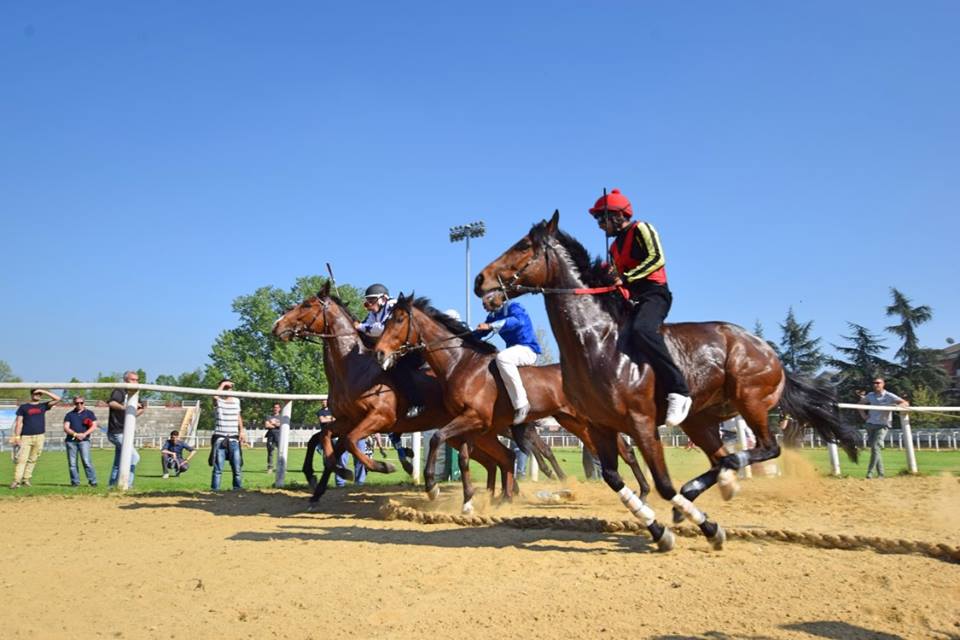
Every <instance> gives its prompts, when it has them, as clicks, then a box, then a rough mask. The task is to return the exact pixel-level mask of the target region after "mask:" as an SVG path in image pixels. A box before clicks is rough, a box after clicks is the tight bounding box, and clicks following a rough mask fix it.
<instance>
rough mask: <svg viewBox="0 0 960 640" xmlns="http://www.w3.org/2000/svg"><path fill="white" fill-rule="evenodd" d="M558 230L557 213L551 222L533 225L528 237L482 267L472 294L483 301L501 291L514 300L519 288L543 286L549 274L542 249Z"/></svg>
mask: <svg viewBox="0 0 960 640" xmlns="http://www.w3.org/2000/svg"><path fill="white" fill-rule="evenodd" d="M559 226H560V212H559V211H554V212H553V217H552V218H550V220H543V221H541V222H539V223H537V224H535V225H533V227H532V228H531V229H530V233H528V234H527V235H525V236H523V237H522V238H520V240H518V241H517V242H516V243H515V244H514V245H513V246H512V247H510V248H509V249H507V250H506V251H505V252H503V253H502V254H501V255H500V257H499V258H497V259H496V260H494V261H493V262H491V263H490V264H488V265H487V266H486V267H484V269H483V271H481V272H480V274H479V275H478V276H477V278H476V280H474V285H473V291H474V293H476V294H477V295H478V296H480V297H483V296H484V295H486V294H487V293H489V292H491V291H497V290H500V291H503V292H504V293H506V294H508V295H510V296H514V295H517V293H520V292H518V291H516V289H515V287H518V286H527V287H543V286H546V284H547V278H548V277H549V272H548V268H547V267H548V261H547V256H546V251H545V249H546V246H547V243H548V241H549V239H550V237H551V236H554V235H556V233H557V229H558V228H559Z"/></svg>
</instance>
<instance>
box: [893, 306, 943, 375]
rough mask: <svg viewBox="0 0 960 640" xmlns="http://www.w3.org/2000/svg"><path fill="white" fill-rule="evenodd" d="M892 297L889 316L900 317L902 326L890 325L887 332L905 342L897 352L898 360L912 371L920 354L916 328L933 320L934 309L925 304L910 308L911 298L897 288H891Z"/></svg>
mask: <svg viewBox="0 0 960 640" xmlns="http://www.w3.org/2000/svg"><path fill="white" fill-rule="evenodd" d="M890 295H892V296H893V304H891V305H890V306H888V307H887V315H888V316H897V317H899V318H900V324H894V325H890V326H889V327H887V331H889V332H890V333H892V334H894V335H896V336H898V337H900V338H901V339H902V340H903V345H902V346H901V347H900V348H899V349H898V350H897V358H898V359H899V360H900V363H901V364H902V365H903V366H904V367H906V368H907V370H910V369H912V368H913V367H914V366H915V365H916V364H917V357H918V354H919V353H920V342H919V341H918V340H917V333H916V328H917V327H919V326H920V325H922V324H923V323H925V322H929V321H930V319H931V318H933V309H931V308H930V307H929V306H927V305H925V304H924V305H919V306H916V307H912V306H910V303H911V300H910V298H908V297H907V296H905V295H903V293H901V292H900V291H899V290H898V289H896V287H890Z"/></svg>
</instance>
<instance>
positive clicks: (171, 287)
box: [0, 0, 960, 380]
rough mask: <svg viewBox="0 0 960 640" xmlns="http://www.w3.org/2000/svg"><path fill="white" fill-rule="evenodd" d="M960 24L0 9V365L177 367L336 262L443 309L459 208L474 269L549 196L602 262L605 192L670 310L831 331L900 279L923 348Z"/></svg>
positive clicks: (319, 8)
mask: <svg viewBox="0 0 960 640" xmlns="http://www.w3.org/2000/svg"><path fill="white" fill-rule="evenodd" d="M348 4H349V6H347V5H348ZM588 4H591V6H587V5H588ZM958 32H960V4H957V3H955V2H922V3H884V2H843V3H837V2H804V3H774V2H732V3H710V2H687V3H641V2H603V3H582V2H551V3H499V2H492V3H472V4H469V5H468V4H467V3H449V2H438V3H388V2H382V3H381V2H364V3H325V2H303V3H299V2H284V3H269V4H268V3H254V2H203V3H188V2H156V3H128V2H116V3H111V2H84V3H72V2H59V3H58V2H23V1H11V0H7V1H6V2H2V3H0V81H2V87H3V94H2V95H3V99H2V100H0V141H2V143H0V149H2V152H0V219H2V223H3V228H4V229H5V230H6V233H5V234H4V237H5V240H6V241H5V243H4V244H5V246H4V260H3V265H4V267H3V268H2V270H0V273H2V276H0V299H2V300H4V302H5V305H4V312H3V314H2V316H0V318H2V319H0V335H2V336H3V345H2V349H0V359H2V360H6V361H7V362H8V363H9V364H10V365H11V366H12V368H13V370H14V371H15V372H16V373H17V374H19V375H20V376H21V377H23V378H25V379H32V380H38V379H46V380H49V379H63V378H69V377H70V376H77V377H79V378H81V379H83V378H89V377H91V376H93V375H95V374H96V373H97V372H98V371H104V372H108V371H117V370H122V369H125V368H128V367H142V368H144V369H146V370H147V372H148V374H149V375H150V377H151V378H153V377H154V376H155V375H157V374H159V373H179V372H181V371H185V370H189V369H193V368H195V367H197V366H200V365H202V364H204V363H205V362H206V361H207V354H208V353H209V350H210V346H211V344H212V342H213V340H214V339H215V337H216V335H217V334H218V333H219V332H220V331H222V330H224V329H226V328H230V327H232V326H235V323H236V317H235V316H234V315H233V313H232V312H231V308H230V304H231V301H232V300H233V299H234V298H235V297H236V296H238V295H243V294H248V293H251V292H252V291H253V290H255V289H256V288H257V287H260V286H264V285H275V286H280V287H284V288H286V287H289V286H290V285H291V284H292V283H293V281H294V279H295V278H296V277H297V276H300V275H306V274H311V273H322V272H323V270H324V266H323V265H324V262H327V261H329V262H332V263H333V265H334V268H335V270H336V272H337V277H338V278H339V279H340V280H341V281H343V282H349V283H352V284H356V285H358V286H364V285H366V284H368V283H370V282H373V281H383V282H384V283H386V284H387V285H388V286H389V287H390V288H391V290H393V291H397V290H401V289H402V290H406V291H409V290H410V289H412V288H415V289H416V291H417V293H418V294H426V295H429V296H431V297H432V298H434V300H435V302H436V304H437V306H440V307H442V308H446V307H457V308H459V309H461V311H462V307H463V296H464V294H463V281H464V265H463V249H464V247H463V244H462V243H460V244H451V243H450V242H449V240H448V237H447V236H448V228H449V227H450V226H451V225H455V224H461V223H465V222H470V221H473V220H478V219H479V220H484V221H485V222H486V225H487V228H488V235H487V236H486V237H485V238H483V239H480V240H478V241H476V242H475V243H474V244H473V265H472V267H473V271H474V273H475V272H476V271H477V270H479V269H480V268H481V267H482V266H483V265H484V264H486V262H488V261H489V260H490V259H492V258H493V257H494V256H495V255H497V254H499V253H500V252H501V251H502V250H503V249H505V248H506V247H507V246H508V245H509V244H511V243H512V242H513V241H515V240H516V239H518V238H519V237H520V236H521V235H522V234H523V233H525V232H526V231H527V229H528V228H529V226H530V224H531V223H533V222H535V221H537V220H539V219H541V218H543V217H545V216H547V215H549V214H550V213H552V211H553V210H554V209H555V208H559V209H560V211H561V226H562V227H564V228H565V229H566V230H567V231H569V232H571V233H572V234H574V235H575V236H577V237H578V238H580V239H581V240H582V241H583V242H584V243H585V244H586V245H587V246H588V247H589V248H590V249H591V250H592V251H593V252H599V251H600V250H601V248H602V239H601V236H600V234H599V231H597V229H596V227H595V226H594V225H593V223H592V221H591V220H590V219H589V217H588V216H587V214H586V209H587V208H588V207H589V206H590V205H591V204H592V202H593V201H594V199H596V197H597V196H598V195H599V194H600V192H601V189H602V188H603V187H619V188H621V189H622V190H623V191H624V192H625V193H626V194H627V195H628V196H629V197H630V198H631V199H632V200H633V203H634V210H635V211H636V212H637V214H638V216H641V217H643V218H645V219H647V220H649V221H651V222H653V223H654V224H655V225H656V226H657V228H658V229H659V231H660V234H661V238H662V240H663V243H664V247H665V250H666V254H667V261H668V273H669V276H670V282H671V287H672V289H673V291H674V297H675V304H674V308H673V311H672V313H671V319H674V320H718V319H722V320H729V321H732V322H736V323H739V324H742V325H745V326H747V327H751V328H752V327H753V325H754V322H755V321H756V320H759V321H760V322H761V323H762V324H763V325H764V327H765V329H766V333H767V336H768V337H774V338H776V337H778V336H779V330H778V329H777V327H776V323H778V322H781V321H782V320H783V318H784V316H785V314H786V311H787V308H788V307H790V306H793V308H794V310H795V312H796V314H797V316H798V318H799V319H800V320H802V321H806V320H814V321H815V325H814V332H815V333H816V334H817V335H819V336H822V337H823V338H824V341H825V342H838V341H839V340H840V338H839V336H840V335H841V334H842V333H844V332H845V330H846V321H853V322H858V323H860V324H864V325H866V326H868V327H870V328H872V329H874V330H877V331H879V330H881V329H882V328H883V327H884V326H886V325H887V324H890V323H891V322H890V321H889V320H888V319H887V318H886V317H884V314H883V309H884V307H885V306H886V305H887V304H888V302H889V298H890V296H889V290H888V288H889V287H890V286H896V287H898V288H900V289H901V290H903V291H904V292H905V293H906V294H907V295H908V296H910V297H911V298H912V299H913V300H914V302H915V303H924V304H929V305H931V306H932V307H933V308H934V311H935V317H934V320H933V321H932V322H930V323H929V324H928V325H925V326H924V327H923V328H922V329H921V331H920V336H921V338H922V341H923V342H924V343H925V344H926V345H928V346H932V347H941V346H944V345H945V342H944V340H945V338H946V337H948V336H952V337H954V338H956V339H960V330H958V326H957V319H958V317H960V302H958V301H957V280H958V278H957V276H958V271H960V270H958V267H957V258H956V243H957V238H958V233H957V232H958V230H960V223H958V221H957V220H958V216H957V209H958V206H957V205H958V203H960V179H958V178H960V175H958V149H960V117H958V114H960V85H958V82H957V77H956V67H957V61H958V60H960V39H958V38H957V37H956V34H957V33H958ZM527 306H528V308H529V309H530V310H531V312H532V315H533V317H534V320H535V322H536V323H537V324H539V325H542V326H544V327H546V326H547V322H546V317H545V314H544V312H543V304H542V301H541V300H539V299H537V298H529V299H528V301H527ZM479 315H480V306H479V304H478V303H476V302H475V303H474V306H473V316H474V319H475V320H476V318H477V317H478V316H479ZM889 343H890V344H891V346H893V345H894V344H895V343H894V340H893V339H892V338H891V339H890V340H889Z"/></svg>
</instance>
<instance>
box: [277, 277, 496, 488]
mask: <svg viewBox="0 0 960 640" xmlns="http://www.w3.org/2000/svg"><path fill="white" fill-rule="evenodd" d="M354 322H355V318H354V317H353V316H352V314H351V313H350V311H349V310H348V309H347V308H346V307H345V306H344V305H343V304H342V303H341V302H340V301H339V300H338V299H337V298H335V297H333V296H331V295H330V283H329V282H327V283H326V284H325V285H324V287H323V289H321V290H320V292H319V293H318V294H317V295H316V296H314V297H311V298H308V299H307V300H305V301H304V302H302V303H301V304H299V305H297V306H295V307H294V308H292V309H290V310H289V311H287V312H286V313H285V314H284V315H283V316H282V317H280V318H279V319H278V320H277V321H276V323H275V324H274V327H273V334H274V335H275V336H276V337H277V338H279V339H280V340H284V341H286V340H292V339H297V338H301V339H302V338H308V337H311V336H316V337H319V338H321V339H322V340H323V362H324V368H325V370H326V372H327V380H328V383H329V387H330V389H329V404H330V410H331V412H332V413H333V415H334V417H335V418H336V421H335V422H334V423H332V424H333V426H332V427H331V430H332V431H334V432H335V433H336V434H338V435H340V436H341V437H340V438H339V439H338V440H337V446H336V447H335V448H333V447H332V446H331V444H330V439H329V437H327V438H324V439H322V440H323V446H324V457H325V465H324V473H323V476H322V478H321V480H320V482H319V483H318V484H317V485H316V487H315V489H314V494H313V496H312V497H311V499H310V501H311V502H316V501H317V500H319V499H320V496H322V495H323V493H324V492H325V491H326V487H327V482H328V479H329V476H330V473H331V470H333V471H334V472H336V473H338V475H342V476H344V477H348V478H349V477H351V476H352V474H351V473H350V472H349V471H348V470H342V469H336V468H335V467H334V465H335V464H336V461H338V460H339V457H340V454H341V453H342V452H343V451H344V450H347V451H349V452H350V453H352V454H353V455H354V456H355V457H356V459H357V460H358V461H359V462H360V463H361V464H363V465H364V466H365V467H366V468H367V469H368V470H370V471H374V472H378V473H392V472H393V471H394V470H395V469H394V467H393V465H391V464H389V463H387V462H383V461H377V460H374V459H373V458H370V457H369V456H367V455H366V454H365V453H364V452H363V451H362V450H361V449H360V448H359V447H358V446H357V443H358V442H359V441H360V440H361V439H363V438H366V437H367V436H369V435H371V434H373V433H378V432H385V431H391V432H397V433H411V432H414V431H425V430H428V429H432V428H434V427H436V426H437V425H444V424H447V423H448V422H450V420H452V419H453V416H452V415H450V414H449V413H448V412H447V411H446V409H445V407H444V404H443V402H442V400H441V398H440V393H441V390H440V385H439V384H438V382H437V380H436V379H435V378H433V377H430V376H427V375H425V374H420V373H418V374H416V383H417V385H418V386H419V387H420V391H421V394H422V397H423V398H424V399H425V400H426V410H425V411H423V412H422V413H421V414H420V415H419V416H417V417H416V418H407V417H406V407H405V406H404V404H403V402H400V401H398V394H397V393H396V392H395V390H394V389H393V386H392V383H391V382H390V380H389V379H388V377H387V376H385V375H384V373H383V371H382V370H381V369H380V367H379V366H378V365H377V363H376V361H375V360H374V358H373V355H372V353H370V352H369V351H365V350H364V349H363V343H362V338H361V334H360V333H359V332H358V331H357V330H356V329H355V328H354ZM477 447H478V448H479V450H480V455H479V456H477V461H478V462H480V463H481V464H483V465H484V466H485V467H486V469H487V472H488V485H487V487H488V489H491V488H492V487H491V485H492V484H493V483H494V482H495V481H496V480H495V478H496V473H495V472H496V468H495V466H494V465H496V466H499V467H500V470H501V475H502V480H503V483H504V491H507V486H506V482H507V476H508V475H510V476H511V485H512V474H513V452H512V451H510V450H509V449H507V448H506V447H504V446H503V445H502V444H501V443H500V442H499V440H497V438H496V436H495V435H490V436H488V437H486V438H483V439H481V440H479V441H478V442H477ZM464 464H465V463H463V462H462V463H461V471H464V469H463V468H462V467H463V465H464ZM508 467H509V474H508V473H507V471H508ZM461 475H462V477H463V478H466V479H465V480H464V490H465V496H464V501H465V502H469V499H470V498H472V496H473V489H472V487H470V482H469V469H467V470H466V473H462V474H461ZM467 488H470V493H469V495H466V489H467ZM509 489H512V486H510V487H509Z"/></svg>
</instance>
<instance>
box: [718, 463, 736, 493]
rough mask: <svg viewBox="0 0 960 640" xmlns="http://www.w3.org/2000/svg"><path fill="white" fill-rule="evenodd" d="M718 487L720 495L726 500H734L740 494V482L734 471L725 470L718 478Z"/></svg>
mask: <svg viewBox="0 0 960 640" xmlns="http://www.w3.org/2000/svg"><path fill="white" fill-rule="evenodd" d="M717 487H719V489H720V495H721V496H722V497H723V499H724V500H733V497H734V496H735V495H737V494H738V493H740V481H739V480H738V479H737V472H736V471H734V470H733V469H723V470H722V471H720V475H719V477H718V478H717Z"/></svg>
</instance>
